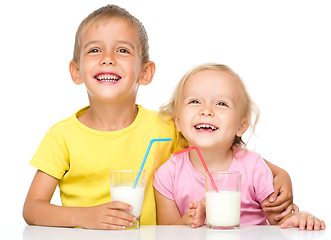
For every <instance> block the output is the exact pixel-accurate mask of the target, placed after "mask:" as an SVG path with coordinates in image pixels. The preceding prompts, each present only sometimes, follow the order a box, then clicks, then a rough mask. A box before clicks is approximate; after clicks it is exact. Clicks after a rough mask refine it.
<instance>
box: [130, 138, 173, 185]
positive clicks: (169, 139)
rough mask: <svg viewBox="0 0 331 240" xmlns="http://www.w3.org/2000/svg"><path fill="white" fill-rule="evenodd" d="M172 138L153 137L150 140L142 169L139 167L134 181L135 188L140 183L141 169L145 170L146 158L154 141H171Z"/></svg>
mask: <svg viewBox="0 0 331 240" xmlns="http://www.w3.org/2000/svg"><path fill="white" fill-rule="evenodd" d="M171 140H172V138H153V139H152V140H151V141H150V142H149V145H148V147H147V150H146V153H145V156H144V159H143V161H142V163H141V165H140V169H139V172H138V175H137V177H136V180H135V181H134V184H133V188H136V186H137V183H138V180H139V177H140V174H141V171H142V170H143V168H144V165H145V162H146V159H147V156H148V154H149V150H151V146H152V144H153V142H164V141H171Z"/></svg>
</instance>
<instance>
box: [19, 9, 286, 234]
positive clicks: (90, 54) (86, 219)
mask: <svg viewBox="0 0 331 240" xmlns="http://www.w3.org/2000/svg"><path fill="white" fill-rule="evenodd" d="M154 72H155V65H154V63H153V62H152V61H149V53H148V40H147V34H146V31H145V29H144V27H143V26H142V24H141V23H140V22H139V21H138V20H137V19H136V18H135V17H133V16H132V15H130V14H129V13H128V12H127V11H126V10H124V9H122V8H119V7H117V6H114V5H108V6H106V7H102V8H100V9H98V10H96V11H94V12H93V13H91V14H90V15H89V16H88V17H87V18H86V19H84V20H83V22H82V23H81V24H80V26H79V28H78V30H77V33H76V40H75V48H74V56H73V60H72V61H71V62H70V74H71V78H72V80H73V81H74V83H76V84H82V83H84V84H85V85H86V89H87V93H88V97H89V102H90V106H88V107H85V108H83V109H81V110H79V111H78V112H76V113H75V114H73V115H72V116H71V117H70V118H67V119H65V120H64V121H61V122H59V123H57V124H55V125H54V126H53V127H52V128H51V129H50V130H49V131H48V132H47V133H46V134H45V137H44V139H43V140H42V142H41V144H40V146H39V148H38V150H37V152H36V154H35V155H34V157H33V158H32V160H31V162H30V164H31V165H33V166H35V167H36V168H38V171H37V173H36V175H35V177H34V180H33V181H32V183H31V187H30V190H29V192H28V195H27V197H26V201H25V204H24V209H23V216H24V219H25V220H26V222H27V223H28V224H30V225H46V226H63V227H83V228H91V229H125V227H131V226H132V222H134V221H135V220H136V217H135V216H133V215H131V214H128V213H125V212H123V211H121V210H131V209H132V207H131V206H130V205H128V204H125V203H122V202H111V197H110V186H109V185H110V183H109V171H110V170H111V169H139V167H140V164H141V161H142V159H143V157H144V154H145V151H146V148H147V146H148V144H149V141H150V140H151V139H152V138H172V139H173V141H172V142H161V143H154V144H155V145H154V144H153V147H152V149H151V151H150V153H149V157H148V159H147V161H146V164H145V167H144V169H145V171H146V189H145V199H144V206H143V210H142V216H141V224H156V212H155V211H156V210H155V209H156V207H155V200H154V193H153V187H152V181H153V179H152V177H153V173H154V171H155V170H156V169H157V168H158V167H159V166H160V165H161V164H162V163H163V162H165V161H166V160H167V159H168V158H169V156H170V153H173V152H176V151H178V150H179V149H176V147H173V146H177V142H176V139H177V137H176V136H177V133H176V131H175V128H174V125H173V123H170V124H166V123H165V122H164V121H163V120H162V119H160V118H159V116H158V114H157V112H155V111H148V110H146V109H144V108H143V107H141V106H139V105H136V104H135V101H136V95H137V91H138V87H139V85H147V84H149V83H150V82H151V81H152V79H153V76H154ZM273 170H277V171H279V169H278V168H276V167H274V168H273ZM274 173H275V171H274ZM282 173H284V171H282ZM277 176H281V175H279V174H277ZM281 178H282V177H281ZM289 182H290V181H289ZM57 184H58V185H59V188H60V194H61V201H62V205H63V206H54V205H52V204H50V200H51V198H52V195H53V193H54V190H55V188H56V185H57ZM287 187H288V188H287V189H290V188H291V187H290V186H287ZM290 199H291V198H290Z"/></svg>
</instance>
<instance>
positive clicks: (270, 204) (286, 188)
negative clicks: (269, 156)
mask: <svg viewBox="0 0 331 240" xmlns="http://www.w3.org/2000/svg"><path fill="white" fill-rule="evenodd" d="M264 161H265V162H266V164H267V165H268V167H269V168H270V170H271V172H272V174H273V176H274V189H275V192H274V193H273V194H271V195H270V196H269V199H268V201H266V202H264V204H263V205H262V208H263V210H264V211H274V212H283V211H284V210H285V209H286V208H287V207H288V206H289V205H290V204H292V203H293V193H292V182H291V178H290V175H289V174H288V173H287V172H286V171H285V170H284V169H282V168H280V167H277V166H276V165H274V164H272V163H270V162H268V161H267V160H265V159H264ZM278 217H279V218H281V216H280V215H278Z"/></svg>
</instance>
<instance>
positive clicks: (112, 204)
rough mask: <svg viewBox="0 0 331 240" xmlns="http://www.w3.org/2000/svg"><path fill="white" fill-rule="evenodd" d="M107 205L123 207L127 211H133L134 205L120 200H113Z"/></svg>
mask: <svg viewBox="0 0 331 240" xmlns="http://www.w3.org/2000/svg"><path fill="white" fill-rule="evenodd" d="M106 207H107V208H109V209H121V210H125V211H132V209H133V207H132V206H131V205H130V204H127V203H124V202H120V201H112V202H109V203H107V204H106Z"/></svg>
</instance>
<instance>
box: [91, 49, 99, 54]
mask: <svg viewBox="0 0 331 240" xmlns="http://www.w3.org/2000/svg"><path fill="white" fill-rule="evenodd" d="M98 52H100V51H99V49H96V48H93V49H91V50H90V51H89V53H98Z"/></svg>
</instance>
